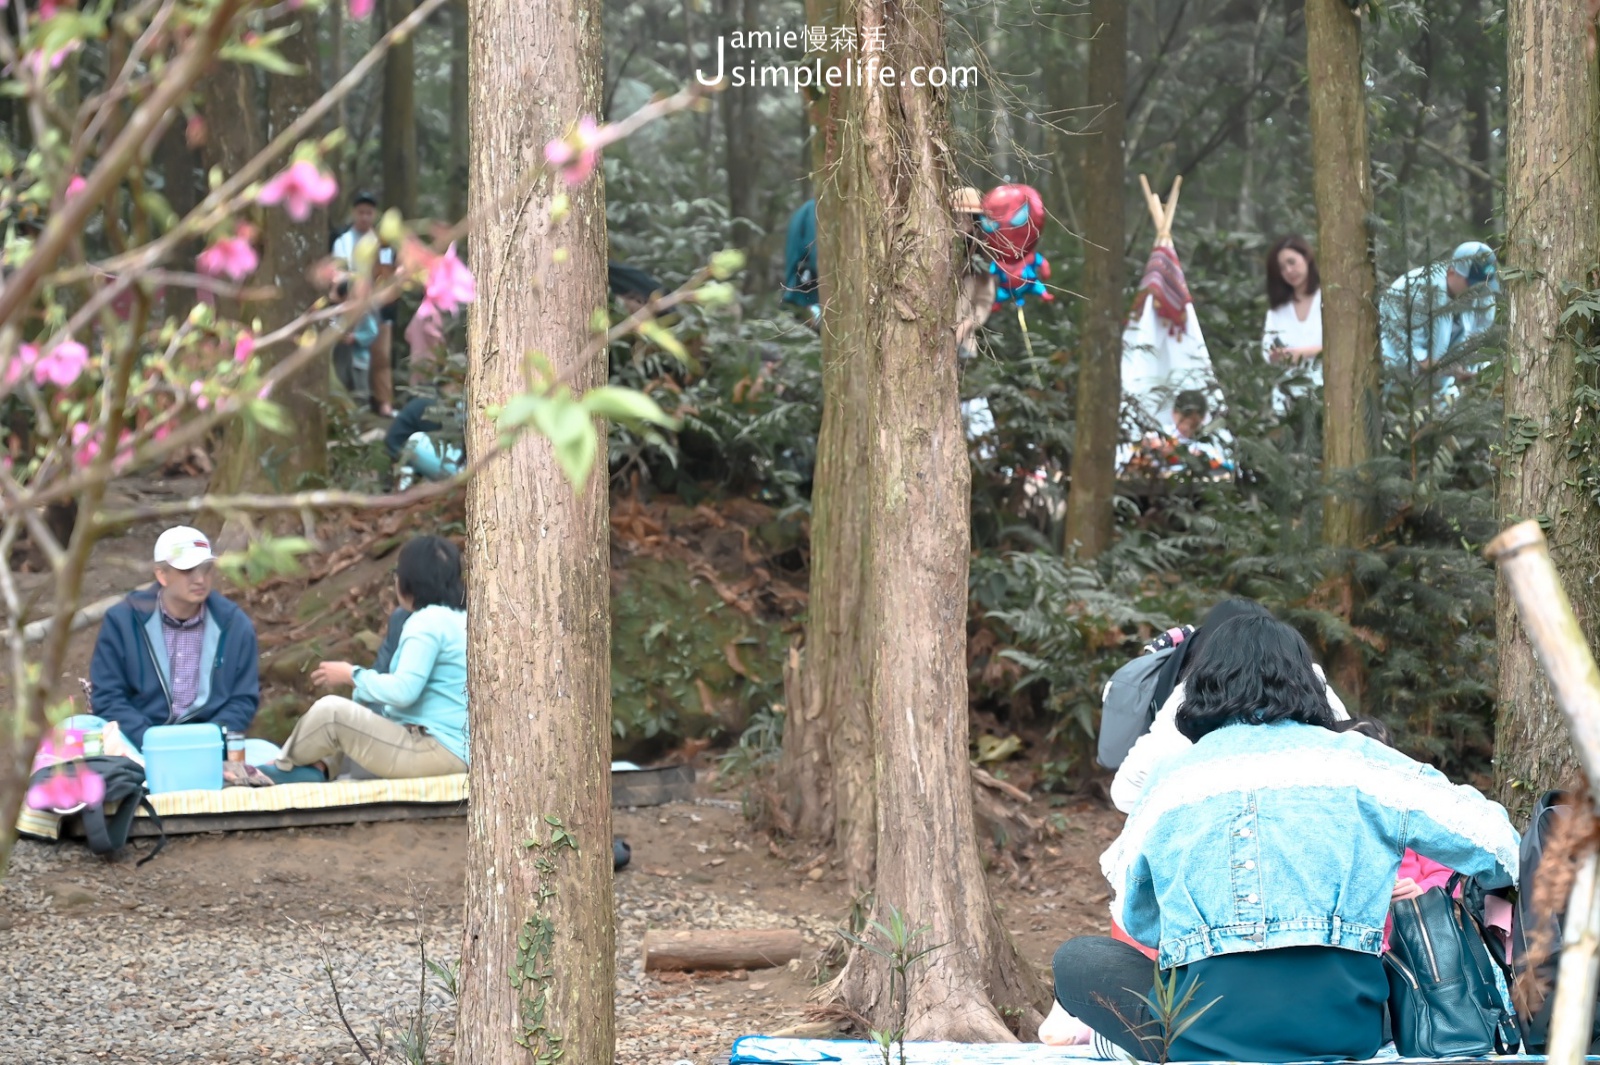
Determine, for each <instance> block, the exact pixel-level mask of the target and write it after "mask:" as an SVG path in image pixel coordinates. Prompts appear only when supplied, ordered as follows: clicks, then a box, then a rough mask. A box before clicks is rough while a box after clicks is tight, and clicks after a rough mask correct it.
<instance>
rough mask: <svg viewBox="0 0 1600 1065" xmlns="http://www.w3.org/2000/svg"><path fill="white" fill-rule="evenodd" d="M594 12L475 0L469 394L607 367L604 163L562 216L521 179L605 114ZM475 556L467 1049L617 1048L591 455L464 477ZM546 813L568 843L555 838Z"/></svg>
mask: <svg viewBox="0 0 1600 1065" xmlns="http://www.w3.org/2000/svg"><path fill="white" fill-rule="evenodd" d="M600 14H601V3H600V0H547V2H545V3H540V4H533V5H529V4H526V3H521V2H519V0H476V2H475V3H474V6H473V9H472V18H471V33H472V55H473V57H474V59H475V63H474V69H473V73H474V77H473V79H472V88H471V93H472V181H471V188H472V194H471V211H472V215H473V227H472V243H471V251H472V255H471V258H472V262H473V264H474V265H475V267H476V272H477V274H478V285H479V291H480V292H481V293H482V297H481V299H480V302H479V303H478V304H476V305H475V307H474V310H473V313H472V315H471V319H470V322H469V338H468V345H469V363H468V378H467V391H468V395H469V397H470V409H471V410H473V411H478V412H481V411H483V410H484V408H485V407H487V406H489V405H493V404H503V403H505V402H507V401H508V400H509V399H510V398H511V397H512V396H513V395H515V394H517V393H518V392H520V391H521V390H522V389H523V387H524V385H523V373H524V366H525V363H524V356H525V354H526V353H528V352H532V351H537V352H542V353H544V355H545V357H547V358H548V359H549V360H550V363H551V365H552V366H553V367H554V369H555V371H556V372H557V373H566V374H570V375H571V378H570V383H571V385H572V387H573V389H574V390H575V391H583V390H586V389H589V388H592V387H594V386H597V385H602V384H604V383H605V380H606V356H605V353H604V352H603V351H601V352H597V353H594V354H593V355H591V356H589V357H588V358H586V359H583V360H582V361H581V362H580V361H579V359H580V353H581V352H582V351H583V349H584V347H585V345H586V344H587V343H588V341H589V339H590V331H589V322H590V317H591V315H593V313H594V311H595V309H596V308H598V307H601V306H603V305H604V303H605V298H606V232H605V206H604V205H605V190H604V187H603V183H602V179H601V177H600V175H599V174H598V173H596V174H594V175H592V176H591V177H589V178H588V179H587V180H586V181H585V182H584V183H583V184H582V185H581V186H579V187H577V188H574V189H571V190H570V194H571V196H572V210H571V212H570V213H569V214H568V215H567V217H566V219H565V220H564V221H562V222H561V223H559V224H558V225H555V226H551V225H548V224H547V223H545V222H544V221H543V220H544V219H547V218H548V217H549V213H550V210H551V208H552V205H553V204H554V202H555V200H556V198H557V197H558V196H561V195H564V194H566V193H568V191H569V190H568V189H567V187H566V186H565V184H564V182H562V181H561V179H560V178H558V177H554V176H550V175H547V176H543V177H540V178H539V179H538V180H537V181H535V182H533V184H532V186H531V188H530V187H529V184H528V176H529V173H528V171H529V168H530V167H532V166H535V165H538V164H539V163H540V162H541V158H540V153H539V152H538V151H537V150H535V149H534V148H533V147H531V146H537V145H543V144H545V143H547V142H548V141H550V140H551V139H552V138H555V137H559V136H561V135H562V134H563V133H565V132H566V131H567V129H568V128H569V125H570V124H571V123H572V122H573V121H575V120H576V119H577V118H578V117H579V116H582V115H595V114H598V113H599V110H600V94H601V86H602V84H603V82H604V76H603V71H604V67H603V65H602V62H601V26H600ZM558 248H562V249H565V251H566V255H565V257H564V258H557V257H555V256H554V254H553V253H554V252H555V251H556V250H557V249H558ZM496 435H497V434H496V431H495V427H494V424H493V422H492V421H491V420H490V419H489V418H488V417H486V416H484V415H482V414H478V415H476V416H474V417H473V418H472V419H470V420H469V423H468V435H467V448H468V454H469V455H470V456H473V457H476V456H478V455H482V454H484V453H485V452H487V451H488V450H489V449H490V448H491V447H493V446H494V443H495V440H496ZM600 446H601V447H602V448H603V446H604V437H603V436H602V437H601V438H600ZM602 454H603V452H602ZM602 463H603V459H602ZM467 557H468V560H469V562H470V568H469V571H468V592H467V594H468V600H469V602H470V603H471V608H470V609H471V617H472V623H471V626H470V627H469V630H468V635H469V641H470V646H469V653H468V662H467V685H468V688H469V690H470V691H471V692H472V693H473V708H472V759H471V765H472V767H471V780H470V784H471V788H472V812H471V817H470V820H469V833H468V841H467V900H468V901H467V908H466V922H465V929H464V932H463V944H462V978H461V1035H460V1039H459V1047H460V1057H459V1060H460V1061H461V1062H462V1065H502V1063H503V1065H526V1063H527V1062H530V1061H535V1060H539V1061H544V1060H554V1059H555V1058H556V1057H557V1056H559V1058H560V1061H561V1063H562V1065H611V1063H612V1061H613V1060H614V1059H613V1053H614V1031H613V1007H612V1000H613V995H614V980H615V977H614V972H615V967H616V963H615V952H616V930H615V924H614V908H613V901H612V881H611V774H610V759H611V646H610V643H611V638H610V600H609V595H610V568H609V529H608V519H607V498H606V478H605V474H604V466H603V464H602V466H601V468H600V470H599V471H597V472H596V473H593V474H591V475H590V477H589V479H588V480H587V481H586V482H585V483H584V484H583V485H582V486H581V487H579V488H577V489H576V490H575V489H574V488H573V487H572V485H571V484H570V483H568V481H567V480H566V477H565V476H564V475H563V474H562V472H561V467H560V466H559V465H558V463H557V462H556V458H555V454H554V451H553V449H552V448H551V445H550V443H549V441H547V440H545V439H543V438H528V439H524V440H522V441H521V442H519V443H518V444H517V445H516V446H515V447H514V448H513V449H512V450H511V452H510V453H509V454H508V455H506V456H504V457H503V458H502V459H501V461H500V462H499V463H497V464H495V465H493V466H491V467H489V468H488V469H487V470H485V471H484V472H483V473H482V474H480V475H479V476H478V478H477V479H475V480H474V481H473V482H472V484H471V485H470V487H469V488H468V492H467ZM534 708H537V709H536V712H535V710H534ZM558 829H559V831H561V832H564V833H568V834H570V837H571V839H572V841H573V844H574V845H573V846H572V847H571V848H566V847H563V846H559V845H557V837H556V835H555V833H556V831H557V830H558ZM530 840H538V841H539V844H538V845H536V846H530V845H529V843H528V842H527V841H530ZM508 973H510V974H512V975H511V977H510V978H509V979H508V977H507V974H508ZM525 1047H526V1048H529V1049H525ZM530 1050H531V1053H530Z"/></svg>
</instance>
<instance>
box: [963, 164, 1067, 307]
mask: <svg viewBox="0 0 1600 1065" xmlns="http://www.w3.org/2000/svg"><path fill="white" fill-rule="evenodd" d="M1044 218H1045V215H1044V201H1043V200H1041V199H1040V198H1039V193H1038V191H1037V190H1036V189H1035V188H1034V187H1033V186H1032V185H1001V186H999V187H997V188H993V189H990V190H989V191H988V192H987V193H986V194H984V197H983V218H982V220H981V221H980V222H979V223H978V224H979V226H980V227H981V228H982V230H983V238H984V243H985V244H986V245H987V246H988V248H989V254H990V255H991V256H993V258H992V259H991V260H990V262H989V272H990V273H991V274H994V275H995V277H996V279H997V283H996V289H995V299H994V306H995V309H996V310H999V309H1000V307H1001V306H1003V305H1005V304H1007V303H1014V304H1016V305H1017V306H1018V307H1021V306H1022V302H1023V299H1024V298H1025V297H1027V296H1029V295H1034V296H1038V297H1039V299H1041V300H1043V301H1044V302H1046V303H1049V302H1051V301H1052V300H1054V299H1055V297H1054V296H1052V295H1050V293H1049V292H1048V291H1046V290H1045V287H1044V280H1045V279H1047V278H1048V277H1049V276H1050V261H1049V260H1048V259H1046V258H1045V257H1044V256H1042V255H1040V254H1038V253H1037V252H1035V251H1034V248H1035V247H1036V246H1037V245H1038V243H1039V234H1040V233H1041V232H1043V230H1044Z"/></svg>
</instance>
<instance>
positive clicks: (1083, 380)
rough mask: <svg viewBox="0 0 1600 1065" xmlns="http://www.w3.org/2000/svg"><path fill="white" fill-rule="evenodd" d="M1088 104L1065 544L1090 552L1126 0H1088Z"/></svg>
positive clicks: (1100, 480)
mask: <svg viewBox="0 0 1600 1065" xmlns="http://www.w3.org/2000/svg"><path fill="white" fill-rule="evenodd" d="M1089 18H1090V22H1091V23H1092V24H1093V26H1094V30H1093V36H1092V38H1091V40H1090V43H1089V104H1090V107H1091V108H1092V109H1093V112H1092V114H1093V122H1092V124H1091V125H1090V126H1089V128H1088V131H1087V132H1088V133H1089V137H1088V139H1087V141H1086V143H1085V145H1084V149H1083V152H1084V162H1085V166H1084V175H1083V189H1084V196H1083V198H1084V201H1085V203H1086V204H1087V209H1086V214H1087V218H1086V219H1085V220H1084V221H1085V240H1084V256H1083V284H1084V295H1086V296H1088V298H1089V306H1088V308H1087V309H1086V311H1085V321H1084V326H1083V342H1082V344H1081V345H1080V347H1079V355H1078V420H1077V425H1076V428H1075V431H1074V434H1073V443H1072V486H1071V489H1070V490H1069V491H1068V493H1067V521H1066V530H1065V533H1064V535H1063V550H1064V551H1065V552H1068V553H1070V552H1071V551H1072V549H1073V545H1074V544H1076V545H1077V551H1078V556H1079V557H1080V558H1093V557H1094V556H1096V555H1098V554H1099V553H1100V552H1101V551H1104V550H1105V549H1106V548H1107V547H1109V546H1110V544H1111V503H1112V498H1113V496H1114V495H1115V494H1116V490H1117V435H1118V416H1119V414H1120V412H1121V408H1122V323H1123V319H1124V317H1125V315H1126V314H1127V310H1128V303H1127V298H1126V293H1127V286H1126V283H1125V281H1126V279H1125V278H1124V276H1123V275H1124V273H1125V272H1126V269H1125V265H1124V263H1123V247H1124V243H1125V239H1126V238H1125V237H1124V236H1123V203H1124V201H1123V187H1124V177H1123V155H1122V152H1123V144H1122V141H1123V127H1124V124H1125V122H1126V115H1125V114H1124V111H1123V95H1124V93H1125V92H1126V86H1127V80H1128V79H1127V61H1128V60H1127V55H1128V53H1127V40H1128V12H1127V5H1126V2H1125V0H1092V2H1091V3H1090V5H1089Z"/></svg>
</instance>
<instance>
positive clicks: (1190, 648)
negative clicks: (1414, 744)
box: [1111, 598, 1350, 814]
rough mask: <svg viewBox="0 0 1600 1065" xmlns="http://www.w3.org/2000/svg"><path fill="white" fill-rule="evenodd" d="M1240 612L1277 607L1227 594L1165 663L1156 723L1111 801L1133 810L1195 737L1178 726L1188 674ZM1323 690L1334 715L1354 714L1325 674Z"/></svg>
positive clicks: (1120, 770) (1114, 785) (1128, 761)
mask: <svg viewBox="0 0 1600 1065" xmlns="http://www.w3.org/2000/svg"><path fill="white" fill-rule="evenodd" d="M1238 617H1261V618H1270V617H1272V612H1271V611H1270V610H1268V609H1267V608H1266V607H1264V606H1262V605H1261V604H1260V603H1258V602H1256V601H1255V600H1253V599H1240V598H1235V599H1224V600H1223V601H1222V602H1220V603H1218V604H1217V605H1216V606H1214V607H1212V608H1211V610H1210V612H1209V613H1207V614H1206V616H1205V620H1204V621H1202V622H1201V624H1200V628H1199V629H1197V630H1196V631H1195V634H1194V635H1193V636H1191V637H1189V638H1188V639H1187V640H1185V641H1184V642H1183V643H1181V644H1179V645H1178V649H1177V650H1176V651H1174V652H1173V654H1172V655H1171V656H1170V657H1169V658H1168V659H1167V661H1166V662H1165V664H1163V665H1162V667H1161V673H1160V675H1159V676H1158V677H1157V679H1156V700H1155V701H1156V705H1157V706H1159V707H1160V709H1159V710H1157V711H1156V716H1155V721H1153V722H1152V723H1151V725H1150V731H1149V732H1146V733H1145V734H1144V735H1143V736H1140V737H1139V741H1138V742H1137V743H1135V744H1134V745H1133V748H1132V749H1131V750H1130V751H1128V756H1127V757H1126V758H1124V759H1123V760H1122V764H1121V765H1120V766H1118V767H1117V775H1116V777H1115V778H1113V779H1112V781H1111V804H1112V805H1113V806H1115V807H1116V808H1117V809H1119V810H1121V811H1122V812H1123V813H1125V814H1126V813H1132V812H1133V808H1134V807H1135V806H1137V805H1138V803H1139V796H1140V795H1141V794H1142V793H1143V791H1144V787H1145V782H1146V781H1147V780H1149V778H1150V775H1151V774H1152V773H1153V772H1155V770H1156V767H1157V766H1159V765H1160V764H1161V763H1162V762H1164V761H1166V760H1167V759H1168V758H1172V757H1174V756H1175V755H1179V754H1182V753H1183V752H1184V751H1186V750H1188V749H1189V746H1190V744H1189V741H1188V740H1187V739H1185V738H1184V736H1183V734H1182V733H1181V732H1179V731H1178V727H1177V719H1178V710H1179V708H1180V707H1182V706H1183V699H1184V690H1185V689H1184V683H1183V679H1184V677H1185V676H1186V674H1187V672H1188V670H1189V669H1190V668H1191V667H1192V666H1193V665H1194V663H1195V662H1196V661H1197V660H1198V659H1199V657H1200V652H1201V650H1202V649H1204V647H1205V645H1206V643H1207V641H1208V640H1209V639H1210V638H1211V633H1213V632H1215V631H1216V630H1217V629H1218V628H1219V627H1220V626H1221V625H1222V624H1223V623H1224V622H1226V621H1228V620H1230V619H1232V618H1238ZM1311 668H1312V669H1313V670H1315V671H1316V674H1317V677H1318V678H1319V680H1320V679H1321V678H1322V667H1321V666H1316V665H1313V666H1312V667H1311ZM1322 690H1323V697H1324V699H1326V701H1327V705H1328V709H1329V711H1330V712H1331V713H1332V715H1333V718H1334V720H1336V721H1344V720H1346V719H1348V718H1349V716H1350V714H1349V712H1348V711H1347V710H1345V708H1344V703H1342V702H1340V701H1339V696H1338V695H1337V694H1335V693H1334V690H1333V688H1332V687H1330V686H1329V685H1328V683H1327V681H1326V680H1322Z"/></svg>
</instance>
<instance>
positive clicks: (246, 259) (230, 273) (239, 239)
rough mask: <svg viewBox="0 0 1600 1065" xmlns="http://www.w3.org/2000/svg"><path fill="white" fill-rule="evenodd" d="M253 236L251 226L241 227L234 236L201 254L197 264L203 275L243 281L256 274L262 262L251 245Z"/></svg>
mask: <svg viewBox="0 0 1600 1065" xmlns="http://www.w3.org/2000/svg"><path fill="white" fill-rule="evenodd" d="M253 235H254V231H253V230H252V228H251V227H250V226H240V227H239V228H238V229H237V230H235V231H234V234H233V236H231V237H223V238H222V239H221V240H219V241H217V242H216V243H215V244H213V245H211V247H209V248H207V249H206V250H205V251H203V252H201V253H200V255H199V257H198V258H197V259H196V260H195V264H196V265H197V266H199V268H200V272H201V273H203V274H210V275H211V276H212V277H229V278H232V279H233V280H235V281H243V280H244V279H245V278H247V277H249V276H250V275H251V274H253V273H255V272H256V267H257V266H260V265H261V260H260V259H259V258H258V257H257V256H256V249H255V247H254V246H253V245H252V244H251V243H250V238H251V236H253Z"/></svg>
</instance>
